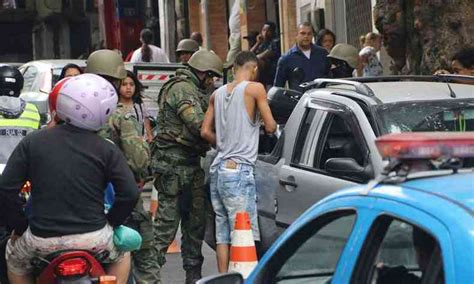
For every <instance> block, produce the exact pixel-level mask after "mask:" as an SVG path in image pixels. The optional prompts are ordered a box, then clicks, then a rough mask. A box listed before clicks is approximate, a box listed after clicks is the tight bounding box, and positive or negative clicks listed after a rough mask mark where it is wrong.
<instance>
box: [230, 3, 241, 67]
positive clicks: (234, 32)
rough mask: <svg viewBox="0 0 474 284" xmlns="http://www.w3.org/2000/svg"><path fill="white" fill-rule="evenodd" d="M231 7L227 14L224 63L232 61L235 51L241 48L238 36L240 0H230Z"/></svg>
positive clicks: (237, 51)
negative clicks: (227, 24)
mask: <svg viewBox="0 0 474 284" xmlns="http://www.w3.org/2000/svg"><path fill="white" fill-rule="evenodd" d="M232 1H234V2H233V3H232V8H231V9H230V15H229V51H228V52H227V56H226V63H229V62H232V61H234V59H235V56H236V55H237V53H239V51H240V50H242V44H241V37H240V0H232Z"/></svg>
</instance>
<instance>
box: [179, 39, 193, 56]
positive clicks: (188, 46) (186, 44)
mask: <svg viewBox="0 0 474 284" xmlns="http://www.w3.org/2000/svg"><path fill="white" fill-rule="evenodd" d="M198 50H199V44H198V43H197V42H196V41H195V40H192V39H189V38H186V39H183V40H181V41H180V42H179V43H178V47H176V52H190V53H194V52H196V51H198Z"/></svg>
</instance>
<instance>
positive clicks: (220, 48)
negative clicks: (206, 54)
mask: <svg viewBox="0 0 474 284" xmlns="http://www.w3.org/2000/svg"><path fill="white" fill-rule="evenodd" d="M225 2H226V1H223V0H208V13H209V15H208V17H209V33H210V37H211V46H210V48H211V49H212V50H213V51H214V52H215V53H216V54H217V55H219V57H220V58H221V59H222V60H225V58H226V56H227V51H228V44H227V42H228V35H229V31H228V25H229V24H228V20H227V6H226V4H225Z"/></svg>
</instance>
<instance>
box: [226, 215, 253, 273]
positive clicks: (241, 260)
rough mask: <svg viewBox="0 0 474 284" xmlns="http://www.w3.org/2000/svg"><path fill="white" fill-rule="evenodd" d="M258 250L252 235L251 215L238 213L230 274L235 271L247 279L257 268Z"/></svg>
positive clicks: (231, 250)
mask: <svg viewBox="0 0 474 284" xmlns="http://www.w3.org/2000/svg"><path fill="white" fill-rule="evenodd" d="M257 263H258V261H257V250H256V248H255V242H254V240H253V235H252V226H251V225H250V218H249V214H248V213H247V212H245V211H241V212H237V214H236V216H235V227H234V232H233V233H232V246H231V247H230V262H229V272H230V271H234V272H238V273H240V274H242V276H243V277H244V278H247V277H248V276H249V274H250V273H251V272H252V270H253V269H254V268H255V266H257Z"/></svg>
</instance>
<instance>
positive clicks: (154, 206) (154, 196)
mask: <svg viewBox="0 0 474 284" xmlns="http://www.w3.org/2000/svg"><path fill="white" fill-rule="evenodd" d="M157 211H158V190H156V188H155V185H153V188H152V189H151V196H150V214H151V216H152V218H153V220H155V216H156V212H157ZM179 252H181V249H180V247H179V245H178V242H177V241H176V239H174V240H173V242H172V243H171V245H170V246H169V247H168V250H167V251H166V253H179Z"/></svg>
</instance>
